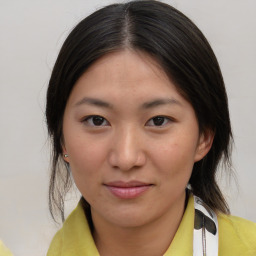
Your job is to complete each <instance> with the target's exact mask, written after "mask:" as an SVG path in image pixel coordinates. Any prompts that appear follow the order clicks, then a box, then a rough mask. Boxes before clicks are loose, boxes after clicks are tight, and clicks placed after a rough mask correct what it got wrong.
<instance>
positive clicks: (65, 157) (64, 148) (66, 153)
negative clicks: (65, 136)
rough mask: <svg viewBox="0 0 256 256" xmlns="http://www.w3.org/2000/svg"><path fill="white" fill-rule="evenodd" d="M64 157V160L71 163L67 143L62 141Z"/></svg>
mask: <svg viewBox="0 0 256 256" xmlns="http://www.w3.org/2000/svg"><path fill="white" fill-rule="evenodd" d="M62 157H63V160H64V161H65V162H66V163H69V155H68V152H67V150H66V147H65V145H64V144H63V143H62Z"/></svg>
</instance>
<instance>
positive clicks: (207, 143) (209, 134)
mask: <svg viewBox="0 0 256 256" xmlns="http://www.w3.org/2000/svg"><path fill="white" fill-rule="evenodd" d="M213 139H214V132H213V131H211V130H209V129H207V130H205V131H204V132H202V133H201V134H200V137H199V140H198V145H197V149H196V154H195V162H198V161H200V160H201V159H203V158H204V157H205V156H206V155H207V153H208V152H209V151H210V149H211V147H212V143H213Z"/></svg>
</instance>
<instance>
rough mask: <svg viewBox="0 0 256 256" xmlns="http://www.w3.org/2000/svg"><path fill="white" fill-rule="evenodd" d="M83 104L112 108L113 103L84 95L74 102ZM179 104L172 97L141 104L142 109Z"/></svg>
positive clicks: (78, 104) (77, 104) (76, 104)
mask: <svg viewBox="0 0 256 256" xmlns="http://www.w3.org/2000/svg"><path fill="white" fill-rule="evenodd" d="M83 104H88V105H94V106H98V107H104V108H111V109H113V108H114V107H113V105H112V104H110V103H108V102H106V101H103V100H100V99H95V98H88V97H84V98H83V99H81V100H79V101H78V102H77V103H75V106H76V107H77V106H80V105H83ZM167 104H168V105H169V104H170V105H175V104H176V105H180V106H182V104H181V103H180V102H179V101H178V100H176V99H174V98H159V99H154V100H152V101H148V102H145V103H143V104H142V105H141V108H142V109H150V108H154V107H158V106H162V105H167Z"/></svg>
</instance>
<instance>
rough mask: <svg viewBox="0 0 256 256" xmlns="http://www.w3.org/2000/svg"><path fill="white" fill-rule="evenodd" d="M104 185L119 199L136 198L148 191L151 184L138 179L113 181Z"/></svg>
mask: <svg viewBox="0 0 256 256" xmlns="http://www.w3.org/2000/svg"><path fill="white" fill-rule="evenodd" d="M104 186H105V187H106V188H107V189H108V190H109V191H110V192H111V193H112V194H113V195H114V196H116V197H118V198H121V199H132V198H137V197H139V196H141V195H142V194H144V193H145V192H146V191H148V190H149V189H150V188H151V187H152V186H153V184H149V183H144V182H140V181H129V182H124V181H114V182H109V183H106V184H104Z"/></svg>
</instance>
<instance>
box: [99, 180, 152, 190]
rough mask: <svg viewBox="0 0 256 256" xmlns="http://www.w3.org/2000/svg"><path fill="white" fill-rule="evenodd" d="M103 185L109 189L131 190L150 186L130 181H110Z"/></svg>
mask: <svg viewBox="0 0 256 256" xmlns="http://www.w3.org/2000/svg"><path fill="white" fill-rule="evenodd" d="M104 185H106V186H109V187H117V188H131V187H142V186H150V185H152V184H150V183H146V182H142V181H137V180H132V181H111V182H107V183H104Z"/></svg>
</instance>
